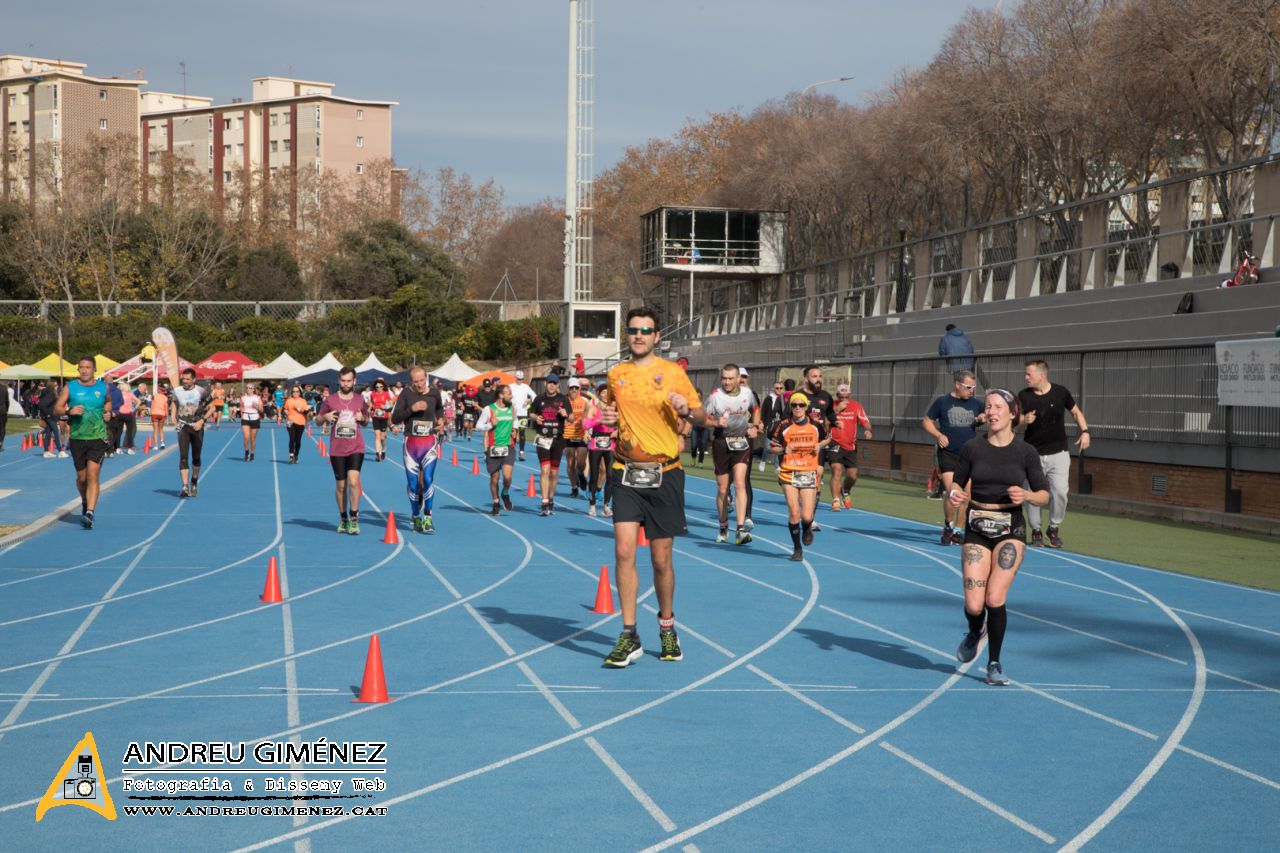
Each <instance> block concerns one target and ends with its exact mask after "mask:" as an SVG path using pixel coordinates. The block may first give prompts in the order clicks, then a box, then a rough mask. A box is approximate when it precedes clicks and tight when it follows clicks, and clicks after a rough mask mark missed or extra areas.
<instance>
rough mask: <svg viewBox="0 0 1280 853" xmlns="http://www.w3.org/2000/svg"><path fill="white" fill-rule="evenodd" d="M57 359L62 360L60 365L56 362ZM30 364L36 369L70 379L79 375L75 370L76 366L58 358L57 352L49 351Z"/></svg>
mask: <svg viewBox="0 0 1280 853" xmlns="http://www.w3.org/2000/svg"><path fill="white" fill-rule="evenodd" d="M59 361H61V362H62V363H61V365H59V363H58V362H59ZM31 366H32V367H34V368H35V369H36V370H43V371H45V372H46V373H48V374H49V375H50V376H62V377H65V378H68V379H70V378H72V377H74V376H77V375H79V374H78V373H77V372H76V366H75V365H74V364H72V363H71V362H69V361H67V360H66V359H59V358H58V354H57V353H56V352H51V353H49V354H48V355H46V356H45V357H44V358H42V359H40V360H39V361H37V362H35V363H34V364H32V365H31Z"/></svg>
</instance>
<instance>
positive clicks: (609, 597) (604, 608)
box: [591, 566, 615, 613]
mask: <svg viewBox="0 0 1280 853" xmlns="http://www.w3.org/2000/svg"><path fill="white" fill-rule="evenodd" d="M591 612H592V613H614V612H615V611H614V609H613V590H611V589H609V567H608V566H601V567H600V582H599V583H598V584H596V606H595V607H593V608H591Z"/></svg>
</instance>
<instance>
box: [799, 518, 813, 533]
mask: <svg viewBox="0 0 1280 853" xmlns="http://www.w3.org/2000/svg"><path fill="white" fill-rule="evenodd" d="M800 526H801V527H803V528H804V532H805V533H808V532H809V531H810V530H813V521H812V520H809V521H805V520H804V519H801V520H800Z"/></svg>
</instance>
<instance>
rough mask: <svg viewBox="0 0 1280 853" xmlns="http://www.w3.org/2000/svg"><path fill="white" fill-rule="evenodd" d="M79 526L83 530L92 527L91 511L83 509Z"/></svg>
mask: <svg viewBox="0 0 1280 853" xmlns="http://www.w3.org/2000/svg"><path fill="white" fill-rule="evenodd" d="M80 526H81V527H83V528H84V529H85V530H92V529H93V513H91V512H89V511H88V510H85V513H84V515H82V516H80Z"/></svg>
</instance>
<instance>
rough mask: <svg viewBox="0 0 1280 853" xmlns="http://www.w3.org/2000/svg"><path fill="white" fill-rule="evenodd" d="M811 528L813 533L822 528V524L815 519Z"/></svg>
mask: <svg viewBox="0 0 1280 853" xmlns="http://www.w3.org/2000/svg"><path fill="white" fill-rule="evenodd" d="M811 529H812V530H813V532H814V533H817V532H819V531H821V530H822V525H821V524H819V523H818V522H817V521H816V520H815V521H814V522H813V527H812V528H811ZM805 544H808V543H805Z"/></svg>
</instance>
